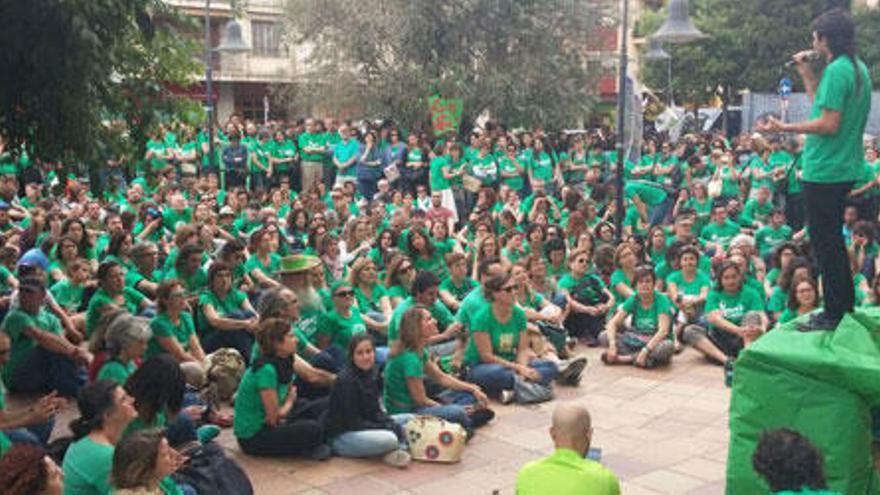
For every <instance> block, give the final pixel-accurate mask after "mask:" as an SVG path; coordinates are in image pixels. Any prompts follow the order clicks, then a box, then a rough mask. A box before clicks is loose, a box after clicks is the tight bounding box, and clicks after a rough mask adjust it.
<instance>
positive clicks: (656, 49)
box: [645, 38, 672, 107]
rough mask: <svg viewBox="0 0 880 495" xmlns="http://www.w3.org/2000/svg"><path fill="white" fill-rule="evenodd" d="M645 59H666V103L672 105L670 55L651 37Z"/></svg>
mask: <svg viewBox="0 0 880 495" xmlns="http://www.w3.org/2000/svg"><path fill="white" fill-rule="evenodd" d="M645 60H652V61H658V60H665V61H666V102H667V103H666V104H667V106H670V107H671V106H672V55H670V54H669V52H667V51H666V50H664V49H663V48H662V47H661V46H660V42H659V41H657V40H656V39H653V38H652V39H651V44H650V45H649V46H648V51H647V52H645Z"/></svg>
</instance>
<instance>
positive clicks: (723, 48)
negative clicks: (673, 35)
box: [638, 0, 880, 104]
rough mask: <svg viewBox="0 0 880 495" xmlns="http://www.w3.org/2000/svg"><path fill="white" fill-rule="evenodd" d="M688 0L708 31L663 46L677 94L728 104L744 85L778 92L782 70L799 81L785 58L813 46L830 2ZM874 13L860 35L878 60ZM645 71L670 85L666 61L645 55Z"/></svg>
mask: <svg viewBox="0 0 880 495" xmlns="http://www.w3.org/2000/svg"><path fill="white" fill-rule="evenodd" d="M690 5H691V15H692V18H693V20H694V23H695V24H696V25H697V26H698V27H699V28H700V29H701V30H702V31H703V32H704V33H706V34H708V35H709V36H710V37H709V38H707V39H704V40H699V41H695V42H692V43H688V44H685V45H671V46H666V47H665V49H666V50H667V51H669V53H670V54H671V55H672V57H673V62H672V63H673V81H672V84H673V88H674V91H675V95H676V99H677V100H678V101H686V102H688V103H693V104H703V103H706V102H708V101H709V100H710V99H712V98H713V97H715V96H719V97H721V98H722V101H723V102H724V103H725V104H726V103H729V102H730V100H731V98H732V96H733V95H734V94H736V92H738V91H740V90H743V89H750V90H752V91H761V92H775V91H776V90H777V87H778V84H779V80H780V79H781V78H782V77H784V76H788V77H790V78H791V79H792V80H793V81H795V84H796V85H800V84H801V82H800V79H799V78H798V77H795V76H796V73H795V71H794V69H789V70H786V69H784V68H783V67H784V64H785V62H786V61H787V60H789V59H790V57H791V55H792V54H793V53H796V52H798V51H800V50H803V49H805V48H808V47H809V46H810V44H811V33H810V29H809V26H810V22H811V21H812V19H813V18H815V17H816V16H817V15H819V14H820V13H822V12H824V11H825V10H826V9H827V8H828V7H829V2H828V0H739V1H736V2H730V1H728V0H699V1H695V2H691V3H690ZM870 15H873V16H874V17H873V19H874V20H873V22H872V21H871V20H870V18H869V16H866V17H865V19H864V20H863V21H861V22H860V23H861V24H862V28H863V32H861V33H860V34H859V37H860V41H861V42H862V45H863V47H862V49H863V53H869V52H870V51H871V50H873V53H874V55H873V56H874V57H875V58H874V60H877V58H878V57H877V55H876V53H877V51H878V48H877V46H876V43H875V41H876V40H877V39H878V38H877V37H878V35H880V34H878V27H877V24H880V23H878V22H877V16H878V14H877V13H876V12H874V13H872V14H870ZM664 18H665V14H662V13H658V14H653V15H652V14H648V15H647V16H646V17H643V19H642V22H641V23H640V25H639V29H638V34H640V35H642V36H650V34H651V33H653V32H655V31H656V30H657V28H659V27H660V24H662V22H663V19H664ZM857 20H858V18H857ZM871 29H873V33H875V34H873V37H871V36H872V35H871V34H869V33H870V32H871V31H870V30H871ZM865 31H867V32H865ZM868 40H871V42H870V43H869V41H868ZM875 67H876V63H875ZM641 74H642V79H643V81H644V82H645V84H647V85H648V86H649V87H653V88H665V87H666V79H667V74H666V67H665V64H659V63H653V62H650V61H644V60H643V62H642V66H641ZM875 82H876V80H875ZM719 88H720V89H721V91H719ZM796 88H797V86H796Z"/></svg>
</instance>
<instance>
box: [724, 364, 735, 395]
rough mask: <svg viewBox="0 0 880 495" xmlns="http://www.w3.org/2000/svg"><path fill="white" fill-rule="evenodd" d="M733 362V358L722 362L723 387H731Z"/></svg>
mask: <svg viewBox="0 0 880 495" xmlns="http://www.w3.org/2000/svg"><path fill="white" fill-rule="evenodd" d="M734 364H735V361H734V360H733V358H730V359H728V360H727V361H725V362H724V386H725V387H727V388H730V387H731V386H732V385H733V368H734Z"/></svg>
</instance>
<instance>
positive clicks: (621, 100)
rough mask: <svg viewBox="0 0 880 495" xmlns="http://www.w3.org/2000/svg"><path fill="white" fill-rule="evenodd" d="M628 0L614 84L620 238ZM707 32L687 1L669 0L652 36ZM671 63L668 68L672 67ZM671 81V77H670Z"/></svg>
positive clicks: (676, 38) (683, 37)
mask: <svg viewBox="0 0 880 495" xmlns="http://www.w3.org/2000/svg"><path fill="white" fill-rule="evenodd" d="M628 17H629V0H623V19H622V21H623V22H621V28H622V29H621V31H622V33H621V36H620V40H621V42H620V77H619V79H618V85H617V143H616V147H617V180H616V184H615V185H616V189H617V198H616V201H615V204H616V206H617V211H616V212H615V213H614V227H615V229H616V231H617V232H616V234H617V237H618V239H620V238H621V237H622V228H623V207H624V201H623V163H624V156H623V155H624V149H623V146H624V136H623V133H624V123H625V120H624V115H623V114H624V112H625V111H626V101H625V98H626V91H625V89H626V62H627V60H626V36H627V31H628V26H627V25H628V21H629V19H628ZM705 37H706V34H704V33H703V32H702V31H700V30H699V29H697V28H696V26H694V24H693V22H691V19H690V16H689V15H688V2H687V0H669V15H668V16H667V17H666V22H664V23H663V25H662V26H660V29H658V30H657V32H656V33H654V35H653V36H652V37H651V38H652V39H655V40H657V41H661V42H666V43H687V42H690V41H694V40H698V39H701V38H705ZM671 67H672V66H671V65H670V66H669V68H668V69H667V70H671ZM670 81H671V76H670Z"/></svg>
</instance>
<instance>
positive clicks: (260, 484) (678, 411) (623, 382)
mask: <svg viewBox="0 0 880 495" xmlns="http://www.w3.org/2000/svg"><path fill="white" fill-rule="evenodd" d="M585 352H586V353H587V355H588V356H589V359H590V363H589V366H588V368H587V370H586V371H585V372H584V381H583V382H582V383H581V385H580V387H578V388H571V387H558V388H557V394H556V396H557V400H577V401H580V402H583V403H584V404H586V406H587V407H588V408H589V410H590V412H591V413H592V415H593V425H594V427H595V433H594V441H593V444H594V447H597V448H600V449H602V457H603V463H604V464H605V465H606V466H608V467H609V468H611V469H612V470H613V471H614V472H615V473H616V474H617V475H618V477H619V478H620V480H621V488H622V493H624V494H626V495H650V494H707V495H708V494H722V493H724V466H725V461H726V456H727V440H728V433H727V407H728V401H729V397H730V392H729V390H728V389H726V388H725V387H724V384H723V371H722V369H721V368H720V367H717V366H712V365H709V364H707V362H706V361H705V360H704V359H703V358H702V357H700V356H699V355H697V354H696V353H695V352H693V351H691V350H689V349H688V350H685V352H684V353H682V354H681V355H679V356H677V357H676V360H675V363H674V364H673V365H672V366H671V367H670V368H668V369H665V370H652V371H645V370H640V369H636V368H633V367H630V366H616V367H609V366H604V365H602V364H601V362H600V361H599V354H600V351H599V350H598V349H588V350H586V351H585ZM554 404H555V403H554V402H550V403H546V404H541V405H536V406H518V405H510V406H502V405H498V404H495V405H493V407H494V409H495V411H496V413H497V417H496V419H495V420H494V421H492V423H491V424H490V425H489V426H486V427H485V428H482V429H480V430H479V431H478V433H477V435H476V436H475V437H474V439H473V440H472V441H471V442H470V444H469V445H468V447H467V449H466V450H465V453H464V458H463V460H462V462H461V463H459V464H454V465H438V464H424V463H413V464H412V465H410V467H409V468H407V469H403V470H398V469H394V468H391V467H387V466H385V465H384V464H382V463H381V462H379V461H377V460H352V459H342V458H333V459H331V460H330V461H327V462H313V461H303V460H292V459H283V460H274V459H258V458H253V457H248V456H246V455H244V454H242V453H241V451H240V450H239V448H238V445H237V444H236V442H235V439H234V437H233V435H232V431H231V430H225V431H224V432H223V434H222V435H221V437H220V441H221V442H222V444H223V445H224V446H226V447H227V449H228V451H230V452H231V453H233V455H235V457H236V458H237V459H238V461H239V462H240V463H241V464H242V466H244V468H245V469H246V470H247V471H248V473H249V474H250V475H251V479H252V481H253V483H254V488H255V490H256V493H258V494H278V495H287V494H294V493H295V494H304V495H305V494H310V495H311V494H339V495H348V494H357V495H373V494H376V495H379V494H408V493H412V494H438V495H441V494H442V495H453V494H454V495H467V494H491V493H494V492H496V491H497V493H499V494H513V493H514V483H515V480H516V472H517V471H518V470H519V468H520V467H521V466H522V465H523V464H524V463H526V462H527V461H530V460H532V459H535V458H537V457H541V456H544V455H547V454H548V453H550V452H551V450H552V443H551V440H550V436H549V434H548V432H547V430H548V427H549V424H550V416H551V412H552V410H553V407H554Z"/></svg>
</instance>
